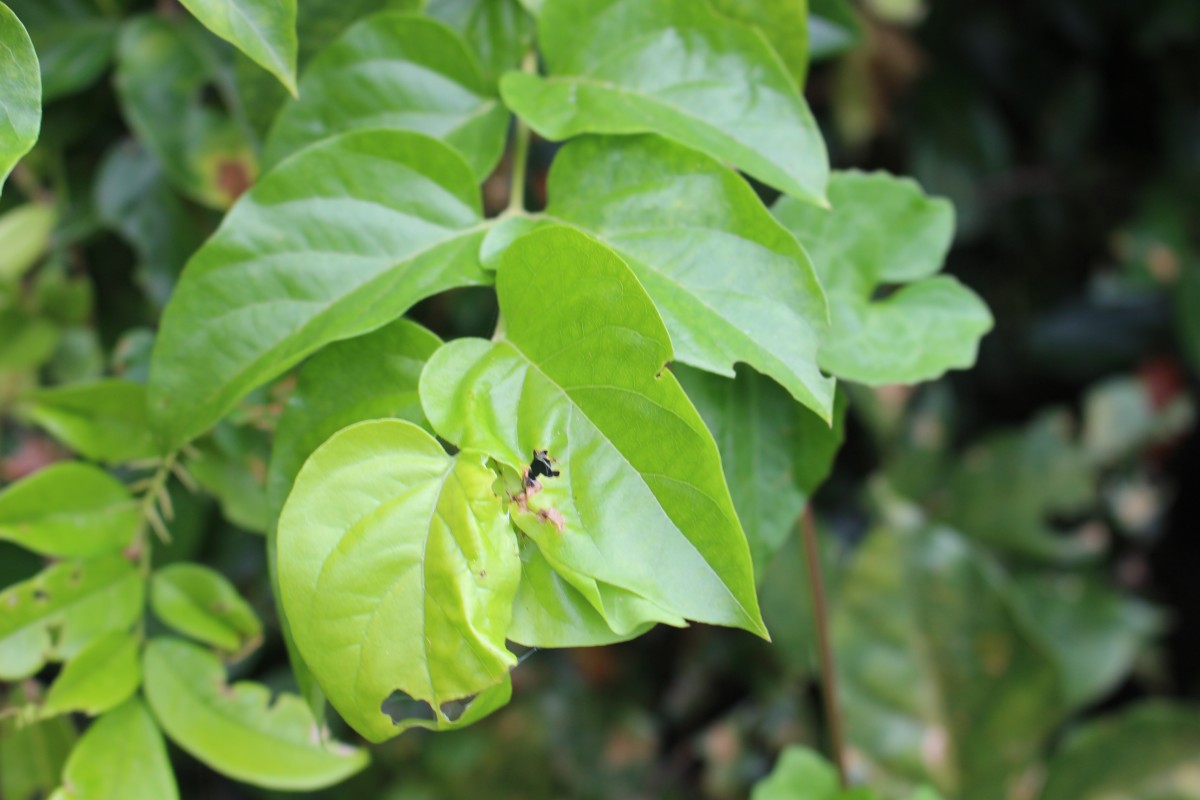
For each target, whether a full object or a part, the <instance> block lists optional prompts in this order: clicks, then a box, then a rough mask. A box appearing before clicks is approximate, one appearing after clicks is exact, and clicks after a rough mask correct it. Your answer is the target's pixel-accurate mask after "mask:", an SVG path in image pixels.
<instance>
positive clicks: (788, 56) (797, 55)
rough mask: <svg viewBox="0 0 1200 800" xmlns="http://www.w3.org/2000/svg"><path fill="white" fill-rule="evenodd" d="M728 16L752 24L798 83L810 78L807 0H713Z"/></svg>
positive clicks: (719, 9)
mask: <svg viewBox="0 0 1200 800" xmlns="http://www.w3.org/2000/svg"><path fill="white" fill-rule="evenodd" d="M713 6H714V7H715V8H716V9H717V11H720V12H721V13H722V14H724V15H725V16H727V17H731V18H733V19H736V20H738V21H739V22H744V23H746V24H749V25H753V26H754V27H756V28H758V30H759V31H761V32H762V35H763V36H764V37H766V39H767V41H768V42H770V44H771V47H772V48H773V49H774V50H775V52H776V53H777V54H778V55H779V58H780V60H781V61H783V65H784V66H785V67H787V71H788V72H789V73H790V74H791V76H792V80H794V81H795V82H796V85H797V86H799V87H801V88H803V87H804V81H805V78H807V77H808V61H809V58H808V20H809V14H808V0H713Z"/></svg>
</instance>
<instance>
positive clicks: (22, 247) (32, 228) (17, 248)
mask: <svg viewBox="0 0 1200 800" xmlns="http://www.w3.org/2000/svg"><path fill="white" fill-rule="evenodd" d="M57 222H58V210H57V209H55V207H54V206H52V205H48V204H44V203H26V204H25V205H23V206H18V207H16V208H14V209H13V210H12V211H9V212H7V213H5V214H3V215H0V283H14V282H16V281H17V280H19V279H20V278H21V276H22V275H24V274H25V273H26V272H28V271H29V269H30V267H32V266H33V265H34V264H36V263H37V262H38V261H40V260H41V259H42V256H44V255H46V252H47V251H48V250H49V249H50V236H51V234H53V233H54V226H55V224H57Z"/></svg>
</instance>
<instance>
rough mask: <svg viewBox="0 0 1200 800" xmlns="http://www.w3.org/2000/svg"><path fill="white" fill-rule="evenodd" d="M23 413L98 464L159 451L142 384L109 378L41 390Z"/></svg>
mask: <svg viewBox="0 0 1200 800" xmlns="http://www.w3.org/2000/svg"><path fill="white" fill-rule="evenodd" d="M18 412H19V413H21V414H22V415H23V416H25V417H26V418H27V419H29V420H30V421H31V422H33V423H34V424H36V425H38V426H39V427H41V428H44V429H45V430H46V431H48V432H49V433H50V434H51V435H52V436H53V437H54V438H55V439H58V440H59V441H60V442H62V443H63V444H65V445H67V446H68V447H70V448H71V449H72V450H74V451H75V452H77V453H79V454H80V455H82V456H84V457H85V458H90V459H92V460H93V461H104V462H106V463H109V464H119V463H121V462H123V461H133V460H134V459H139V458H148V457H150V456H153V455H155V454H156V452H157V450H156V448H155V445H154V437H153V435H152V434H151V432H150V428H149V426H148V425H147V424H146V387H145V386H143V385H142V384H140V383H134V382H133V381H128V380H122V379H120V378H108V379H104V380H98V381H89V382H87V383H75V384H70V385H67V386H56V387H53V388H48V389H39V390H38V391H36V392H34V393H32V394H31V395H29V396H28V399H27V402H24V403H22V404H21V406H20V407H19V408H18Z"/></svg>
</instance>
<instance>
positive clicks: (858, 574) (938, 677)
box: [833, 528, 1065, 800]
mask: <svg viewBox="0 0 1200 800" xmlns="http://www.w3.org/2000/svg"><path fill="white" fill-rule="evenodd" d="M1007 592H1008V586H1007V583H1006V582H1005V581H1004V579H1003V576H1002V575H1000V574H999V573H998V571H997V570H996V569H995V567H994V566H993V565H992V564H991V562H989V561H988V560H987V558H986V555H985V554H984V553H982V552H980V551H978V550H976V549H973V548H972V547H970V546H969V545H968V544H967V543H966V542H965V541H964V540H963V539H961V538H960V537H958V536H957V535H956V534H954V533H952V532H951V531H949V530H947V529H944V528H931V529H920V530H907V531H901V530H878V531H875V532H874V533H872V534H871V535H870V537H869V538H868V539H867V542H866V544H864V545H863V546H862V548H861V549H860V550H859V551H858V553H857V554H856V556H855V559H854V562H853V564H852V565H851V567H850V571H849V574H848V575H847V576H846V577H845V579H844V580H843V581H842V583H841V586H840V589H839V599H840V602H839V605H838V607H837V608H836V610H835V614H834V619H833V629H834V630H833V633H834V647H835V649H836V652H837V654H838V673H839V678H840V680H841V689H842V692H841V698H840V699H841V703H842V708H843V710H844V712H845V716H846V729H847V738H848V740H849V742H850V743H851V744H852V746H853V747H854V749H855V752H856V753H857V754H858V756H859V758H858V759H857V762H858V764H859V765H860V767H861V768H862V770H863V774H864V776H865V777H866V779H867V781H868V782H869V783H870V784H872V785H878V786H879V787H880V788H881V789H884V788H890V789H892V790H898V789H899V788H901V787H913V786H915V785H916V784H920V783H924V782H928V783H930V784H932V785H933V786H935V787H936V788H937V789H939V790H940V791H942V792H943V793H945V794H946V795H948V796H950V797H957V798H962V799H963V800H993V799H995V800H1000V799H1001V798H1008V797H1011V796H1013V792H1014V790H1015V787H1016V786H1018V785H1020V784H1021V783H1023V782H1024V781H1026V780H1029V779H1030V775H1029V774H1028V772H1029V771H1030V770H1032V769H1036V766H1037V757H1038V755H1039V753H1040V752H1041V749H1042V745H1043V742H1044V740H1045V738H1046V737H1047V736H1049V734H1050V733H1051V732H1052V731H1053V730H1054V729H1055V727H1056V726H1057V725H1058V724H1059V722H1060V721H1061V719H1062V718H1063V716H1064V710H1065V704H1064V699H1063V697H1062V694H1061V689H1060V685H1061V676H1060V674H1059V670H1058V668H1057V666H1056V664H1055V661H1054V659H1053V657H1052V655H1051V654H1050V653H1049V652H1048V651H1047V650H1046V649H1045V648H1044V647H1043V645H1042V644H1041V642H1040V640H1039V639H1037V638H1035V637H1031V636H1030V635H1028V633H1027V632H1026V629H1025V628H1024V627H1023V625H1022V624H1021V621H1020V618H1019V617H1018V615H1017V614H1016V612H1015V611H1014V610H1013V609H1012V607H1011V606H1010V602H1009V600H1008V597H1007Z"/></svg>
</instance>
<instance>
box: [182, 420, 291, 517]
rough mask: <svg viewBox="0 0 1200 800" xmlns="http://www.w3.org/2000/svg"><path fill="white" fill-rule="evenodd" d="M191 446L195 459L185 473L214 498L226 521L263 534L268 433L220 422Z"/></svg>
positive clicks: (268, 447) (265, 508) (268, 458)
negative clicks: (193, 449) (193, 448)
mask: <svg viewBox="0 0 1200 800" xmlns="http://www.w3.org/2000/svg"><path fill="white" fill-rule="evenodd" d="M194 447H195V451H196V455H197V457H196V458H195V459H193V460H190V461H189V462H188V470H189V471H190V472H191V473H192V477H194V478H195V479H196V482H197V483H199V484H200V485H201V486H203V487H204V488H205V489H206V490H208V491H209V492H210V493H212V494H213V496H215V497H216V498H217V501H218V502H219V503H220V504H221V513H222V514H223V515H224V517H225V519H227V520H229V521H230V522H232V523H233V524H234V525H237V526H238V527H239V528H242V529H243V530H247V531H251V532H253V533H266V532H267V529H268V528H270V526H271V520H272V517H270V516H269V513H268V509H267V487H266V481H267V462H268V461H269V460H270V439H269V437H268V435H267V433H266V432H265V431H263V430H260V429H258V428H256V427H253V426H250V425H234V424H233V423H230V422H221V423H220V424H218V425H217V427H215V428H214V429H213V430H212V431H211V432H210V433H209V434H208V435H207V436H205V437H203V438H201V439H200V440H199V441H197V442H196V444H195V445H194Z"/></svg>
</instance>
